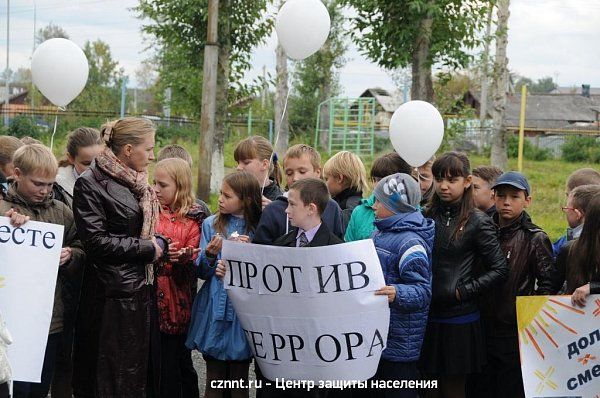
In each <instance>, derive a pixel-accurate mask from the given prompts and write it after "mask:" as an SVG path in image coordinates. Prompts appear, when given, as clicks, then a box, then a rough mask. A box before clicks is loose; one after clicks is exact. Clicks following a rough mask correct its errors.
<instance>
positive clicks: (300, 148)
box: [283, 144, 321, 170]
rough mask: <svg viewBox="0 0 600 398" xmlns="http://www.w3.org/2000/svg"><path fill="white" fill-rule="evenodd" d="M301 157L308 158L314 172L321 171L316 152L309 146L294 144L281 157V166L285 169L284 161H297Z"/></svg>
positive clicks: (319, 158)
mask: <svg viewBox="0 0 600 398" xmlns="http://www.w3.org/2000/svg"><path fill="white" fill-rule="evenodd" d="M303 155H306V156H308V158H309V159H310V163H311V165H312V166H313V168H314V169H315V170H321V155H320V154H319V152H317V150H316V149H315V148H313V147H311V146H310V145H306V144H296V145H293V146H291V147H289V148H288V150H287V151H286V152H285V155H284V156H283V165H284V167H285V161H286V160H287V159H290V158H292V159H299V158H301V157H302V156H303Z"/></svg>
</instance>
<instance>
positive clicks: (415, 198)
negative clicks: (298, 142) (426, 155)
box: [370, 173, 435, 398]
mask: <svg viewBox="0 0 600 398" xmlns="http://www.w3.org/2000/svg"><path fill="white" fill-rule="evenodd" d="M373 194H374V195H375V203H374V205H373V210H375V226H376V227H377V230H376V231H375V232H374V233H373V235H372V238H373V243H374V244H375V249H376V250H377V256H378V257H379V262H380V263H381V268H382V269H383V275H384V278H385V283H386V286H384V287H382V288H381V289H379V290H377V291H376V292H375V294H377V295H385V296H387V298H388V302H389V305H390V327H389V332H388V338H387V347H386V348H385V350H383V353H382V355H381V360H380V361H379V366H378V368H377V373H376V374H375V376H374V379H376V380H415V379H417V378H418V377H419V376H418V371H417V361H418V360H419V356H420V354H421V346H422V344H423V338H424V336H425V328H426V327H427V315H428V312H429V304H430V302H431V252H432V250H433V238H434V234H435V227H434V223H433V221H432V220H431V219H429V218H424V217H423V215H422V214H421V212H420V211H419V210H418V209H419V203H420V201H421V187H420V186H419V183H418V182H416V181H415V179H414V178H412V177H411V176H409V175H408V174H402V173H398V174H393V175H390V176H387V177H385V178H383V179H382V180H381V181H379V183H377V186H376V187H375V189H374V191H373ZM370 396H385V397H398V398H400V397H402V398H405V397H406V398H408V397H411V398H412V397H416V396H417V392H416V391H415V390H407V389H405V390H402V389H400V390H393V391H392V390H390V391H385V392H384V391H372V392H371V395H370Z"/></svg>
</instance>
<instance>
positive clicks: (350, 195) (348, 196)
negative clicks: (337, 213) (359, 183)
mask: <svg viewBox="0 0 600 398" xmlns="http://www.w3.org/2000/svg"><path fill="white" fill-rule="evenodd" d="M332 199H333V200H335V201H336V202H337V204H338V205H339V206H340V209H342V225H343V229H344V233H346V227H347V226H348V223H349V222H350V217H351V216H352V211H353V210H354V208H355V207H356V206H358V205H359V204H360V201H361V200H362V192H361V191H359V190H357V189H356V188H347V189H344V190H343V191H342V192H340V193H338V194H337V195H335V197H334V198H332Z"/></svg>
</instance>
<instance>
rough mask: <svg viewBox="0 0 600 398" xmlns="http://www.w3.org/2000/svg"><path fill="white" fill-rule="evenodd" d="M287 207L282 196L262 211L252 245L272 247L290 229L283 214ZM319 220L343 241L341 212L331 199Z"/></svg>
mask: <svg viewBox="0 0 600 398" xmlns="http://www.w3.org/2000/svg"><path fill="white" fill-rule="evenodd" d="M287 205H288V200H287V198H286V197H285V196H283V195H282V196H279V197H278V198H277V199H275V200H274V201H273V202H271V203H270V204H269V205H268V206H267V207H265V208H264V209H263V211H262V215H261V216H260V221H259V223H258V226H257V227H256V232H255V233H254V238H253V239H252V243H258V244H263V245H272V244H273V242H274V241H275V240H276V239H277V238H279V237H280V236H283V235H285V234H287V233H288V232H289V231H290V230H291V229H292V226H291V225H290V224H289V220H288V218H287V214H285V209H286V208H287ZM321 219H322V220H323V222H324V223H325V225H327V228H329V230H330V231H331V232H332V233H333V234H334V235H336V236H337V237H338V238H340V239H343V237H344V232H343V229H342V211H341V210H340V206H338V204H337V203H336V202H335V201H333V200H332V199H329V203H327V207H326V208H325V211H324V212H323V215H322V216H321Z"/></svg>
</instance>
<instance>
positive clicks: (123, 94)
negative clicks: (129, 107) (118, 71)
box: [121, 76, 129, 118]
mask: <svg viewBox="0 0 600 398" xmlns="http://www.w3.org/2000/svg"><path fill="white" fill-rule="evenodd" d="M128 82H129V77H128V76H125V77H124V78H123V81H122V82H121V118H124V117H125V102H126V100H127V83H128Z"/></svg>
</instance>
